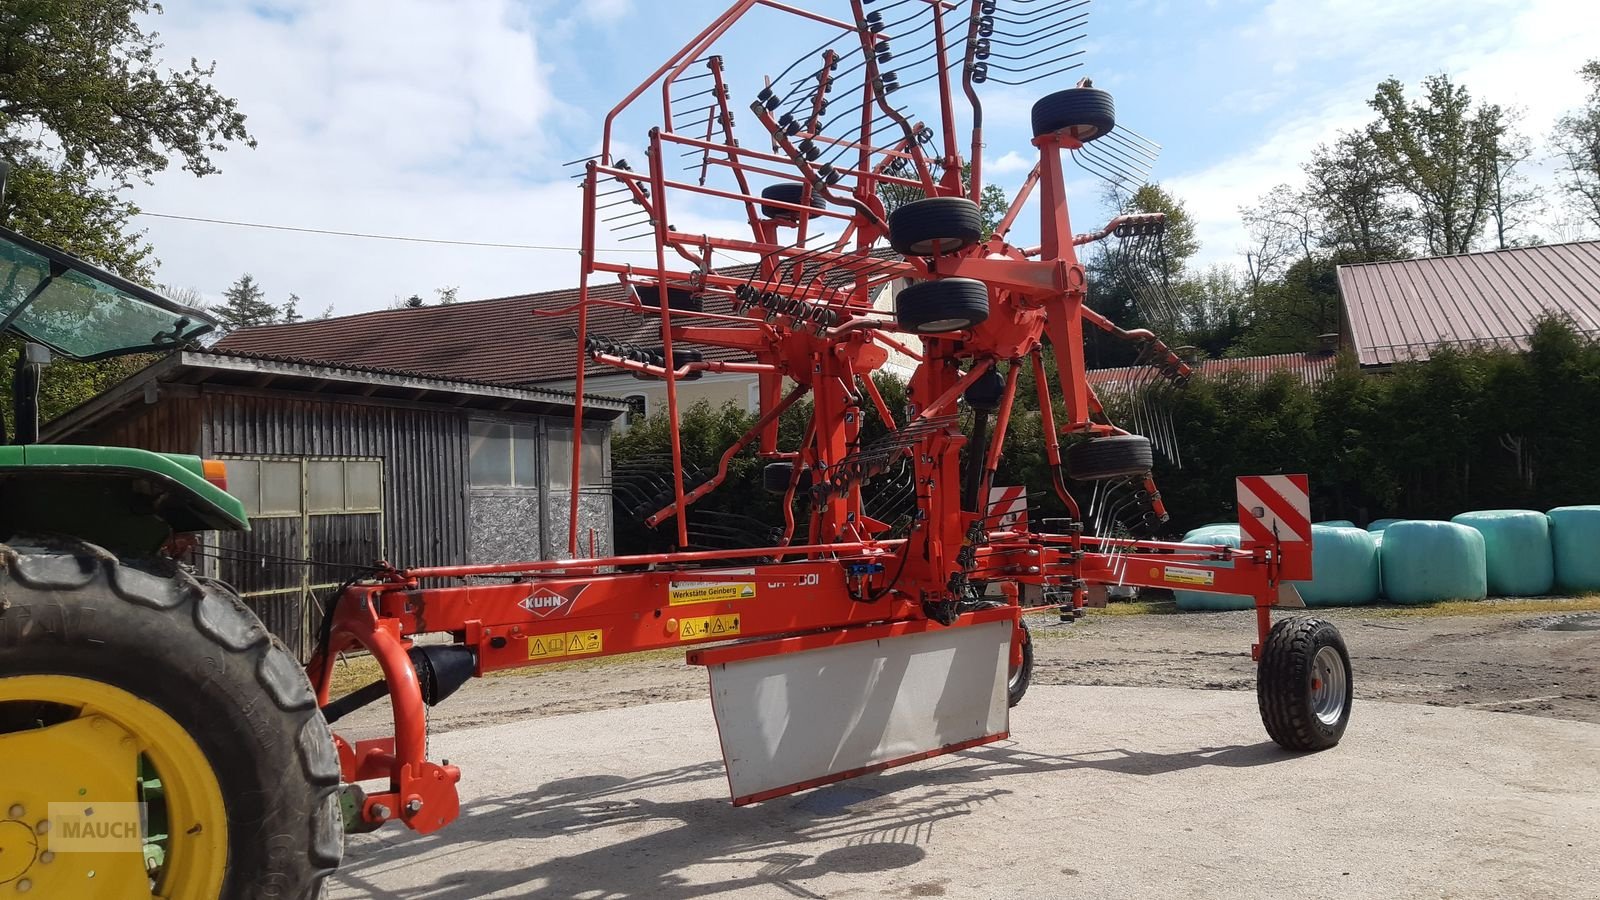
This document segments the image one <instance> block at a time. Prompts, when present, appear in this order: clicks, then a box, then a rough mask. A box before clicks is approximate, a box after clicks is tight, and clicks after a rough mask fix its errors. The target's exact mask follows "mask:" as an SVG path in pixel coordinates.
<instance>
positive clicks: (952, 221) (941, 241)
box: [889, 197, 983, 256]
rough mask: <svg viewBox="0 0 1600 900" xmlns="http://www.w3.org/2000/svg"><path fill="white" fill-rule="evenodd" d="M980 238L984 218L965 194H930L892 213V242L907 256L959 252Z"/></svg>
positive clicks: (890, 222) (890, 235)
mask: <svg viewBox="0 0 1600 900" xmlns="http://www.w3.org/2000/svg"><path fill="white" fill-rule="evenodd" d="M981 240H983V217H982V216H980V215H979V214H978V205H977V204H976V203H973V202H972V201H971V200H968V199H967V198H965V197H928V198H926V199H923V200H915V201H913V202H911V203H907V204H906V205H905V206H902V207H900V208H899V209H897V210H895V211H894V212H892V213H890V214H889V244H890V245H891V246H893V247H894V249H895V251H896V252H898V253H902V254H904V255H906V256H938V255H939V254H941V253H960V252H961V251H962V250H965V249H967V248H968V247H971V246H972V245H973V244H976V243H977V242H979V241H981Z"/></svg>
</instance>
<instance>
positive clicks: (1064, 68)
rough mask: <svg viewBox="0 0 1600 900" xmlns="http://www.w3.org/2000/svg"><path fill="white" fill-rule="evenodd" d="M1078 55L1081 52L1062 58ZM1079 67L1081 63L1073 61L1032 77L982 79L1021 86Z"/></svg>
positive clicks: (1011, 85)
mask: <svg viewBox="0 0 1600 900" xmlns="http://www.w3.org/2000/svg"><path fill="white" fill-rule="evenodd" d="M1079 55H1081V54H1074V55H1073V56H1068V57H1063V58H1064V59H1072V58H1074V57H1075V56H1079ZM1081 68H1083V63H1081V62H1080V63H1073V64H1072V65H1070V66H1065V67H1063V68H1060V69H1055V70H1053V71H1050V72H1045V73H1044V74H1042V75H1035V76H1034V77H1032V78H1024V79H1022V80H1021V81H1007V80H1006V79H1004V78H987V79H984V80H985V81H986V82H988V81H992V82H994V83H996V84H1003V85H1006V86H1007V87H1018V86H1021V85H1024V84H1033V83H1034V82H1035V81H1043V80H1044V79H1046V78H1051V77H1054V76H1056V75H1061V74H1063V73H1066V72H1071V71H1072V70H1074V69H1081Z"/></svg>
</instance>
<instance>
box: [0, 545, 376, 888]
mask: <svg viewBox="0 0 1600 900" xmlns="http://www.w3.org/2000/svg"><path fill="white" fill-rule="evenodd" d="M0 596H4V597H5V600H6V603H5V604H0V672H4V673H5V675H7V676H11V675H33V674H48V675H73V676H78V677H82V678H88V679H92V680H95V681H99V682H103V683H105V684H110V685H114V686H116V687H119V688H121V689H123V690H126V691H128V692H130V693H132V694H135V695H137V696H139V697H140V698H142V699H144V700H146V701H148V702H150V703H153V704H154V705H156V706H157V707H159V708H161V709H162V710H163V711H164V712H166V714H167V715H169V716H171V717H172V718H173V720H174V721H176V722H177V723H178V724H179V725H181V726H183V728H184V729H185V730H187V731H188V732H189V734H190V736H192V737H193V738H194V740H195V743H196V744H198V745H199V747H200V749H201V751H202V752H204V753H205V755H206V758H207V759H209V760H210V762H211V765H212V768H213V770H214V772H215V774H216V776H217V781H218V783H219V785H220V787H221V789H222V793H223V802H224V804H225V805H226V807H227V812H228V867H227V874H226V875H225V878H224V882H223V888H222V894H221V896H222V897H226V898H230V900H231V898H268V897H271V898H300V900H312V898H316V897H318V896H319V895H320V892H321V887H322V882H323V880H324V879H325V878H326V877H327V876H328V874H329V873H330V872H332V871H333V870H334V868H335V867H337V866H338V865H339V860H340V858H341V857H342V856H343V853H344V835H343V830H342V818H341V814H340V810H339V777H340V772H339V760H338V756H337V754H336V752H335V751H334V746H333V737H332V735H331V733H330V732H329V730H328V725H327V723H326V722H325V721H324V720H323V717H322V712H321V710H319V709H318V708H317V699H316V696H315V695H314V694H313V693H312V690H311V685H310V683H309V682H308V681H307V680H306V675H305V671H304V670H303V669H302V668H301V667H300V664H299V663H298V662H296V661H295V658H294V656H293V655H291V654H290V653H289V651H288V649H287V648H285V647H284V646H283V644H282V643H281V642H279V641H278V640H277V638H275V637H273V636H272V635H270V634H268V632H267V630H266V629H265V628H264V627H262V625H261V622H260V620H259V619H257V618H256V616H255V614H254V613H252V612H251V611H250V610H249V609H248V608H247V607H245V605H244V603H242V602H241V601H240V600H239V598H238V597H237V596H236V595H235V594H233V593H232V592H231V591H228V590H226V589H225V588H224V587H223V586H222V584H221V582H216V581H205V582H201V581H197V580H196V579H195V578H193V577H191V576H190V575H188V574H187V573H185V572H183V571H182V570H180V569H178V568H177V566H175V565H173V564H172V563H170V562H151V563H149V564H141V565H139V566H134V565H130V564H124V563H122V562H120V561H118V560H117V558H116V557H114V556H113V555H111V554H110V553H108V552H107V551H105V550H103V549H101V548H99V547H96V546H94V545H92V544H85V543H81V542H66V541H50V542H44V541H41V542H39V543H26V544H24V543H21V542H19V543H17V544H14V545H12V546H6V545H4V544H0ZM69 626H70V627H69ZM130 777H131V775H130ZM141 888H142V886H141Z"/></svg>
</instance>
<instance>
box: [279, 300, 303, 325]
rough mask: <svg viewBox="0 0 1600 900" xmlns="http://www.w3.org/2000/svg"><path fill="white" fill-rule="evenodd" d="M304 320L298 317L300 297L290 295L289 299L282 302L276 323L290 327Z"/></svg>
mask: <svg viewBox="0 0 1600 900" xmlns="http://www.w3.org/2000/svg"><path fill="white" fill-rule="evenodd" d="M303 319H305V316H302V315H300V295H299V294H290V295H289V299H287V300H285V301H283V308H282V309H281V310H280V311H279V312H278V321H280V322H282V323H284V324H285V325H292V324H294V323H295V322H299V321H302V320H303Z"/></svg>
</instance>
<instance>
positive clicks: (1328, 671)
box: [1311, 647, 1349, 725]
mask: <svg viewBox="0 0 1600 900" xmlns="http://www.w3.org/2000/svg"><path fill="white" fill-rule="evenodd" d="M1348 683H1349V682H1348V680H1347V679H1346V677H1345V671H1344V658H1343V657H1341V656H1340V655H1339V651H1338V650H1336V649H1334V648H1333V647H1323V648H1322V649H1321V650H1318V651H1317V655H1316V656H1315V657H1313V658H1312V660H1311V712H1312V714H1313V715H1315V716H1316V717H1317V721H1319V722H1321V723H1322V724H1324V725H1337V724H1339V720H1340V719H1342V718H1344V698H1345V689H1346V685H1347V684H1348Z"/></svg>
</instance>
